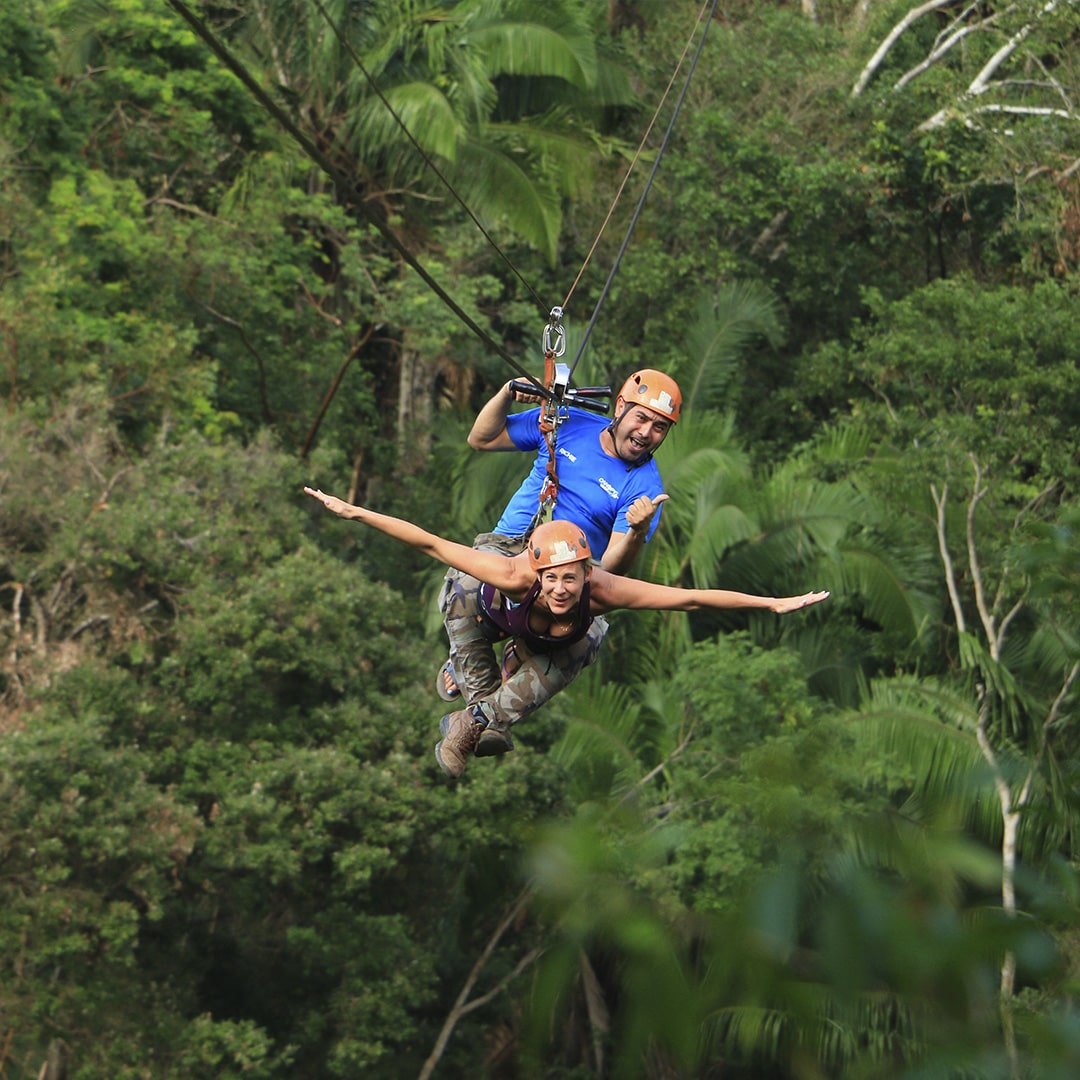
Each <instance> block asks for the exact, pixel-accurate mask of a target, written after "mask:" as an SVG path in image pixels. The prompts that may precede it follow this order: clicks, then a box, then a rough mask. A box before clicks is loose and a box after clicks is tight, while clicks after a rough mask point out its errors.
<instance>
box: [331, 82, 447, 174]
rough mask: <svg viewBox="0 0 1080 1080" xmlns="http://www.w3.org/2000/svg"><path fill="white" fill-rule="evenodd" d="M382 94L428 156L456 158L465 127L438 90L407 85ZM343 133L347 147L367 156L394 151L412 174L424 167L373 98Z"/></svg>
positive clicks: (393, 122) (379, 102) (359, 109)
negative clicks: (363, 152)
mask: <svg viewBox="0 0 1080 1080" xmlns="http://www.w3.org/2000/svg"><path fill="white" fill-rule="evenodd" d="M383 93H384V96H385V98H386V100H387V101H388V102H389V103H390V106H391V108H393V110H394V112H395V113H396V114H397V116H398V117H399V118H400V119H401V122H402V124H404V125H405V127H406V128H407V129H408V131H409V133H410V134H411V135H412V137H413V138H414V139H415V140H416V142H417V144H418V145H419V146H421V147H422V148H423V150H424V152H425V153H426V154H428V156H429V157H434V158H439V159H442V160H444V161H455V160H456V159H457V157H458V154H459V152H460V151H461V148H462V145H463V144H464V142H465V137H466V130H465V125H464V123H463V122H462V121H461V119H460V118H459V117H458V116H457V115H456V113H455V111H454V107H453V106H452V105H451V103H450V101H449V100H448V98H447V97H446V95H445V94H444V93H442V91H441V90H439V89H437V88H436V87H435V86H434V85H432V84H431V83H423V82H411V83H404V84H402V85H400V86H393V87H389V88H388V89H386V90H385V91H384V92H383ZM343 131H344V133H345V136H346V140H347V143H348V145H350V146H353V147H357V148H359V147H364V148H365V152H366V153H367V154H369V155H377V156H378V157H380V158H382V159H385V158H387V157H389V156H390V154H391V152H393V151H396V152H397V155H398V160H399V161H407V162H409V163H410V165H411V169H410V171H411V173H412V174H415V175H419V173H420V172H422V170H423V169H424V168H425V165H424V163H423V161H422V160H421V159H420V158H419V156H418V155H417V154H416V152H415V150H414V149H413V148H412V146H411V145H410V144H409V142H408V140H407V139H406V137H405V135H404V134H403V133H402V131H401V127H400V125H399V124H398V122H397V121H396V120H395V119H394V117H393V115H392V114H391V113H390V112H389V110H388V109H387V108H386V106H385V105H384V104H383V103H382V102H381V101H380V100H378V99H376V98H369V99H368V100H367V101H365V102H364V103H363V104H362V105H361V106H360V107H359V108H358V109H357V110H356V112H355V113H354V114H353V117H352V120H351V121H350V122H349V123H348V124H347V125H345V127H344V128H343ZM365 164H368V163H367V162H365Z"/></svg>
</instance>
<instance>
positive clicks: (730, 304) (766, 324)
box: [679, 281, 783, 411]
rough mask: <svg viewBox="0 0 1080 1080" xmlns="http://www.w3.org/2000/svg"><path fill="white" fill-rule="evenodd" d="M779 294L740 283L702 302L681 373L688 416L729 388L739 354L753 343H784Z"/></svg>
mask: <svg viewBox="0 0 1080 1080" xmlns="http://www.w3.org/2000/svg"><path fill="white" fill-rule="evenodd" d="M780 312H781V308H780V303H779V300H778V299H777V298H776V295H775V293H773V291H772V290H771V289H770V288H769V287H768V286H767V285H765V284H763V283H762V282H758V281H736V282H732V283H730V284H724V285H721V286H719V287H718V288H717V289H716V290H715V291H714V292H712V293H707V294H704V295H702V296H701V298H700V299H699V300H698V302H697V305H696V307H695V309H694V315H693V317H692V318H691V321H690V322H689V324H688V327H687V331H686V335H685V337H684V339H683V344H684V347H685V349H686V353H687V355H688V357H689V371H688V372H684V371H682V370H680V384H679V385H680V386H681V388H682V391H683V398H684V401H685V403H686V406H687V408H688V410H691V411H692V410H694V409H703V408H707V407H708V406H710V405H715V404H717V403H718V402H719V401H721V400H722V399H723V395H724V393H725V391H726V389H727V387H728V385H729V384H730V383H731V381H732V379H733V377H734V374H735V371H736V365H737V363H738V360H739V355H740V352H741V351H742V349H743V347H744V346H745V345H746V343H747V342H748V341H750V340H752V339H753V338H755V337H763V338H765V340H766V341H768V342H769V343H770V344H772V345H777V344H779V343H780V342H781V341H782V340H783V328H782V325H781V315H780Z"/></svg>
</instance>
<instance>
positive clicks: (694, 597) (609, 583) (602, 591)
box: [590, 569, 829, 615]
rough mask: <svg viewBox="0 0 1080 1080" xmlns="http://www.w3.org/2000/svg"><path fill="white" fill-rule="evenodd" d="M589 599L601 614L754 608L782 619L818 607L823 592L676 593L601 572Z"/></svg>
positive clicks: (668, 587)
mask: <svg viewBox="0 0 1080 1080" xmlns="http://www.w3.org/2000/svg"><path fill="white" fill-rule="evenodd" d="M590 589H591V598H592V600H593V601H594V603H596V604H597V605H600V606H602V607H603V609H604V610H607V611H610V610H612V609H614V608H636V609H637V610H638V611H698V610H699V609H701V608H757V609H759V610H763V611H774V612H776V613H777V614H778V615H784V614H786V613H787V612H789V611H797V610H798V609H799V608H804V607H809V606H810V605H811V604H820V603H821V601H822V600H826V599H828V596H829V594H828V593H827V592H808V593H803V594H802V595H801V596H754V595H753V594H751V593H742V592H732V591H730V590H729V589H679V588H676V587H674V586H672V585H656V584H654V583H653V582H651V581H640V580H638V579H637V578H626V577H621V576H620V575H618V574H609V573H607V572H606V571H604V570H599V569H597V570H594V571H593V574H592V584H591V586H590Z"/></svg>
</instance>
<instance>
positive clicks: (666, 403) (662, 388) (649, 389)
mask: <svg viewBox="0 0 1080 1080" xmlns="http://www.w3.org/2000/svg"><path fill="white" fill-rule="evenodd" d="M619 396H620V397H621V398H622V399H623V401H625V402H626V405H627V407H628V408H629V407H630V406H632V405H641V406H642V407H643V408H646V409H651V410H652V411H653V412H654V413H656V414H657V415H658V416H662V417H664V418H665V419H666V420H670V421H671V422H672V423H673V424H677V423H678V422H679V413H681V412H682V391H681V390H680V389H679V384H678V383H677V382H676V381H675V380H674V379H673V378H672V377H671V376H670V375H665V374H664V373H663V372H662V371H654V370H653V369H652V368H642V370H641V371H635V372H634V374H633V375H631V376H630V378H629V379H627V380H626V382H624V383H623V388H622V389H621V390H620V391H619Z"/></svg>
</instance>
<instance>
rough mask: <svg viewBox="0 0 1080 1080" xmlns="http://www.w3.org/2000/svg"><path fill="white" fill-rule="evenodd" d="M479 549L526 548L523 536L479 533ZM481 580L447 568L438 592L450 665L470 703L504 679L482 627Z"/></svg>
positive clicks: (506, 552) (475, 543)
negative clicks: (478, 593)
mask: <svg viewBox="0 0 1080 1080" xmlns="http://www.w3.org/2000/svg"><path fill="white" fill-rule="evenodd" d="M472 546H473V547H474V548H477V549H478V550H480V551H498V552H499V553H500V554H503V555H507V556H511V555H517V554H518V553H519V552H521V551H524V549H525V538H524V537H520V536H519V537H509V536H500V535H499V534H498V533H480V535H479V536H477V537H476V539H475V540H474V541H473V545H472ZM479 588H480V582H479V581H478V580H477V579H476V578H474V577H470V576H469V575H468V574H463V573H462V572H461V571H460V570H453V569H451V570H448V571H447V572H446V577H445V578H444V580H443V586H442V590H441V591H440V593H439V611H441V612H442V617H443V626H444V627H445V628H446V636H447V637H448V638H449V639H450V666H451V669H452V671H453V675H454V682H456V683H457V685H458V689H459V690H460V691H461V693H462V697H463V698H464V699H465V701H466V702H467V703H468V704H470V705H471V704H472V703H473V702H474V701H476V700H477V699H478V698H481V697H484V696H486V695H487V694H491V693H493V692H494V691H495V690H497V689H498V687H499V684H500V682H501V675H500V673H499V664H498V661H497V660H496V658H495V649H494V647H493V644H492V642H491V641H490V640H489V639H488V638H487V637H485V636H484V634H483V632H482V631H481V629H480V621H479V619H480V604H479V599H478V597H477V592H478V591H479Z"/></svg>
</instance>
